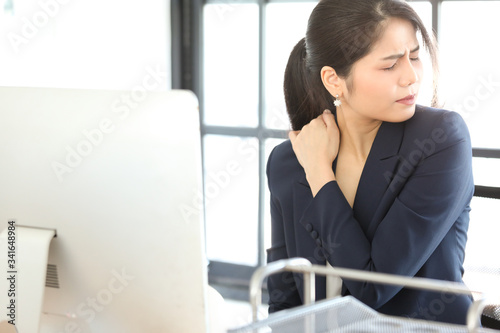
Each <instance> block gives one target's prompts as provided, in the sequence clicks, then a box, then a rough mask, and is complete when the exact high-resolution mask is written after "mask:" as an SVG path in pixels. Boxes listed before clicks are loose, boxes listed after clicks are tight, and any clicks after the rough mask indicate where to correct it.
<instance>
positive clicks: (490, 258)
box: [464, 197, 500, 302]
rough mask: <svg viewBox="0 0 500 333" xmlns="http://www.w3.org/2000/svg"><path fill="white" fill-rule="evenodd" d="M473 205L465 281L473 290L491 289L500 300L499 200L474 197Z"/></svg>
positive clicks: (486, 290)
mask: <svg viewBox="0 0 500 333" xmlns="http://www.w3.org/2000/svg"><path fill="white" fill-rule="evenodd" d="M471 206H472V210H471V212H470V224H469V231H468V233H467V237H468V240H467V248H466V255H465V263H464V267H465V274H464V281H465V283H466V284H467V286H468V287H469V288H470V289H471V290H475V291H485V292H488V295H492V296H494V297H497V299H496V302H500V285H499V284H498V278H499V275H500V262H499V261H498V260H497V258H495V255H494V254H495V253H499V251H500V243H499V242H498V235H499V234H500V200H496V199H487V198H478V197H474V198H473V199H472V203H471ZM491 301H493V300H491Z"/></svg>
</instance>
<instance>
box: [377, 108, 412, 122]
mask: <svg viewBox="0 0 500 333" xmlns="http://www.w3.org/2000/svg"><path fill="white" fill-rule="evenodd" d="M415 109H416V104H413V105H412V106H410V107H406V108H404V109H403V110H401V109H399V110H395V111H394V112H392V113H391V116H390V117H388V119H385V120H384V121H387V122H390V123H401V122H403V121H407V120H408V119H410V118H411V117H413V115H414V114H415Z"/></svg>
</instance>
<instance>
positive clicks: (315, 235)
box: [311, 230, 319, 239]
mask: <svg viewBox="0 0 500 333" xmlns="http://www.w3.org/2000/svg"><path fill="white" fill-rule="evenodd" d="M311 236H312V238H314V239H316V238H318V236H319V235H318V232H317V231H316V230H313V231H312V232H311Z"/></svg>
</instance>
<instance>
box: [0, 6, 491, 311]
mask: <svg viewBox="0 0 500 333" xmlns="http://www.w3.org/2000/svg"><path fill="white" fill-rule="evenodd" d="M316 3H317V2H316V1H295V0H267V1H265V0H237V1H232V0H221V1H217V0H206V1H203V0H171V1H160V0H154V1H153V0H142V1H132V0H100V1H97V0H85V1H82V0H38V1H34V0H23V1H21V0H0V5H1V6H0V36H1V39H0V86H34V87H57V88H82V89H111V90H122V89H125V90H130V89H134V87H137V86H140V85H141V84H142V85H143V81H142V80H143V78H144V77H145V76H146V75H152V76H153V77H154V78H155V79H156V80H155V82H156V84H154V85H151V89H152V90H169V89H189V90H192V91H194V92H195V93H196V95H197V96H198V98H199V102H200V122H201V134H202V147H203V170H204V193H199V194H197V196H198V198H199V199H200V202H201V199H203V200H204V203H205V205H204V209H201V206H199V207H198V208H197V209H196V210H195V213H196V214H202V215H203V216H204V218H205V223H206V228H205V229H206V252H207V256H208V259H209V282H210V284H211V285H212V286H214V287H215V288H216V289H217V290H218V291H219V292H220V293H221V294H222V295H223V296H224V298H225V299H227V300H244V301H246V300H248V281H249V278H250V276H251V274H252V273H253V271H254V270H255V269H256V268H257V267H258V266H260V265H263V264H264V263H265V262H266V253H265V249H266V248H268V247H269V246H270V232H269V231H270V216H269V206H268V201H269V197H268V190H267V180H266V176H265V165H266V162H267V157H268V155H269V153H270V151H271V150H272V148H273V147H274V146H275V145H277V144H279V143H280V142H282V141H283V140H284V139H285V138H286V137H287V131H288V130H289V123H288V117H287V115H286V110H285V105H284V99H283V93H282V81H283V72H284V68H285V65H286V61H287V58H288V55H289V53H290V51H291V49H292V47H293V46H294V45H295V44H296V43H297V42H298V41H299V39H301V38H302V37H303V36H304V35H305V30H306V26H307V19H308V17H309V14H310V12H311V10H312V9H313V7H314V6H315V4H316ZM410 4H411V5H412V6H413V7H414V8H415V10H416V11H417V12H418V13H419V15H420V16H421V18H422V20H423V21H424V22H425V24H426V26H427V28H428V30H429V31H434V32H435V34H436V37H437V40H438V42H439V48H440V59H441V81H440V100H441V102H442V103H443V106H444V108H446V109H450V110H454V111H457V112H459V113H460V114H461V115H462V117H463V118H464V119H465V121H466V122H467V124H468V126H469V130H470V133H471V137H472V143H473V146H474V176H475V183H476V185H477V186H476V196H475V197H474V199H473V202H472V215H471V223H470V232H469V242H468V248H467V256H466V269H467V270H466V280H467V283H468V284H470V285H471V287H473V286H478V287H481V288H485V286H487V288H489V289H492V288H496V291H497V292H500V291H499V290H498V285H499V283H498V277H499V276H500V275H499V274H500V259H499V258H498V255H497V253H499V251H500V245H499V242H498V235H499V234H500V201H498V199H499V198H500V193H499V192H500V189H499V188H500V174H499V172H498V170H500V133H499V132H500V127H499V123H500V64H499V61H498V54H499V53H500V45H499V44H498V41H497V39H498V35H499V33H500V21H499V20H498V13H500V1H495V0H492V1H447V0H432V1H410ZM426 63H427V68H426V73H427V76H426V77H425V78H424V88H423V91H422V93H421V95H420V96H419V103H420V104H423V105H429V104H430V96H431V94H430V91H431V88H430V83H431V75H432V74H431V68H430V66H429V65H428V61H427V62H426ZM0 112H2V111H1V110H0ZM172 126H175V124H172ZM166 130H168V129H166ZM495 282H496V283H495ZM473 288H474V287H473Z"/></svg>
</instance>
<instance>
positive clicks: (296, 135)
mask: <svg viewBox="0 0 500 333" xmlns="http://www.w3.org/2000/svg"><path fill="white" fill-rule="evenodd" d="M288 136H289V138H290V141H291V142H292V147H293V151H294V152H295V155H296V156H297V159H298V160H299V163H300V165H301V166H302V167H303V168H304V171H305V173H306V178H307V181H308V183H309V186H310V187H311V191H312V194H313V196H316V193H318V191H319V190H320V189H321V188H322V187H323V185H325V184H326V183H328V182H330V181H332V180H335V174H334V173H333V170H332V164H333V161H334V160H335V158H336V157H337V154H338V152H339V143H340V133H339V129H338V127H337V124H336V123H335V118H334V116H333V115H332V113H331V112H330V110H325V111H324V112H323V114H322V115H320V116H319V117H317V118H316V119H313V120H312V121H311V122H310V123H309V124H307V125H306V126H304V127H303V128H302V130H301V131H291V132H290V133H289V135H288Z"/></svg>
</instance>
